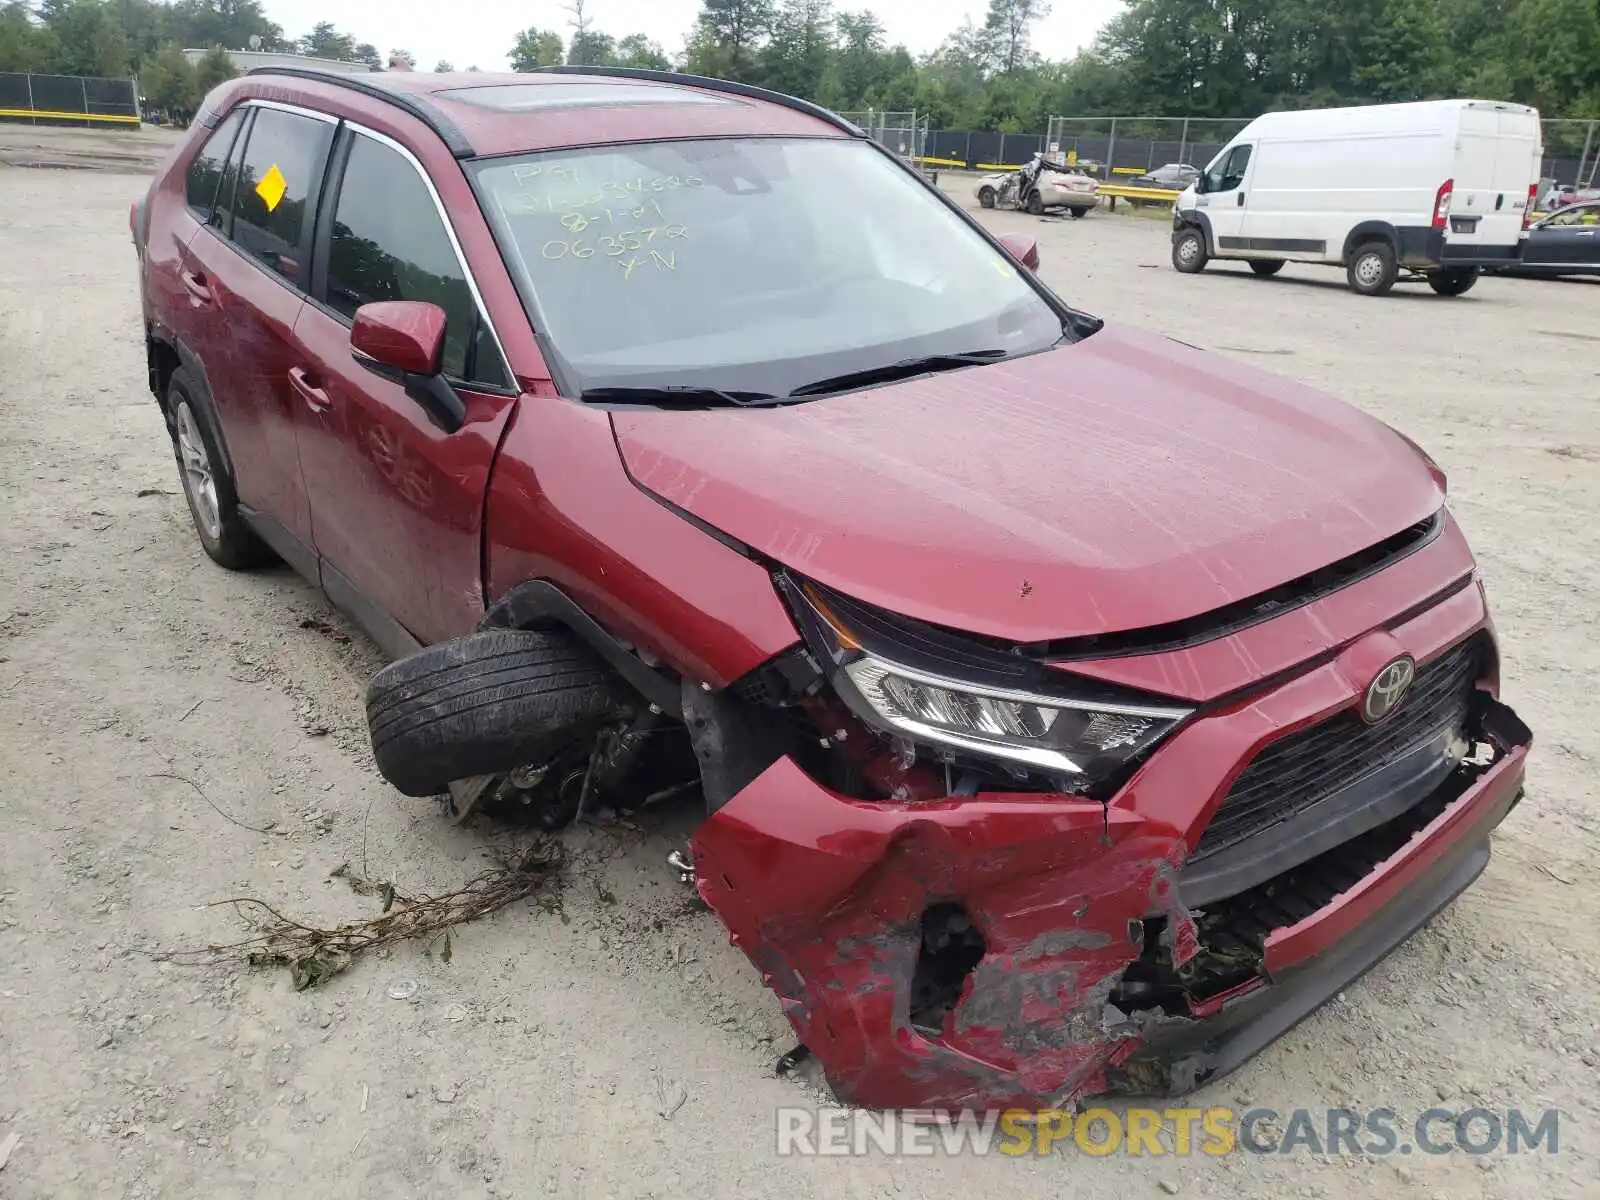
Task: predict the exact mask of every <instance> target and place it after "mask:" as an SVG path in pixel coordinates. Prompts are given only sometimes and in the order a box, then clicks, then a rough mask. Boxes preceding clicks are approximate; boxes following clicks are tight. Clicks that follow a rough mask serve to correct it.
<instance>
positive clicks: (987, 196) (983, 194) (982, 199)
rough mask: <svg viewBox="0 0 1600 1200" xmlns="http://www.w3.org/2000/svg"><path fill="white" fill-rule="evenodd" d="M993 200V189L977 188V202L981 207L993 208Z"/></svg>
mask: <svg viewBox="0 0 1600 1200" xmlns="http://www.w3.org/2000/svg"><path fill="white" fill-rule="evenodd" d="M994 202H995V195H994V189H993V188H992V187H986V188H981V189H979V191H978V204H979V206H980V207H982V208H993V207H994Z"/></svg>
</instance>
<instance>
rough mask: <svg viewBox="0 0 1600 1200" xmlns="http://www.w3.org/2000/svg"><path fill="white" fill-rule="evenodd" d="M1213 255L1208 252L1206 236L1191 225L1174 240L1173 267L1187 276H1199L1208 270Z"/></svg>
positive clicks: (1178, 233)
mask: <svg viewBox="0 0 1600 1200" xmlns="http://www.w3.org/2000/svg"><path fill="white" fill-rule="evenodd" d="M1209 261H1211V255H1210V254H1209V253H1208V252H1207V251H1206V238H1205V234H1203V233H1201V232H1200V230H1198V229H1196V228H1195V227H1194V226H1193V225H1189V226H1186V227H1184V228H1183V229H1180V230H1179V231H1178V232H1177V233H1176V234H1174V235H1173V238H1172V265H1173V266H1174V267H1175V268H1177V269H1178V270H1179V271H1182V272H1183V273H1184V274H1185V275H1198V274H1199V273H1200V272H1201V271H1204V270H1205V269H1206V263H1208V262H1209Z"/></svg>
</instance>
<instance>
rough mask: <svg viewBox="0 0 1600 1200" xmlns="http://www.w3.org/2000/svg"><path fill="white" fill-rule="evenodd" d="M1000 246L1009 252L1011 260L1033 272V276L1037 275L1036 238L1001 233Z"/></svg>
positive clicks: (1037, 254) (1037, 247) (1037, 253)
mask: <svg viewBox="0 0 1600 1200" xmlns="http://www.w3.org/2000/svg"><path fill="white" fill-rule="evenodd" d="M1000 244H1001V245H1002V246H1004V247H1005V248H1006V250H1007V251H1009V252H1010V254H1011V257H1012V258H1014V259H1016V260H1017V261H1018V262H1019V263H1021V264H1022V265H1023V266H1025V267H1027V268H1028V270H1030V271H1032V272H1034V274H1038V272H1039V240H1038V239H1037V238H1033V237H1029V236H1028V235H1027V234H1025V233H1002V234H1000Z"/></svg>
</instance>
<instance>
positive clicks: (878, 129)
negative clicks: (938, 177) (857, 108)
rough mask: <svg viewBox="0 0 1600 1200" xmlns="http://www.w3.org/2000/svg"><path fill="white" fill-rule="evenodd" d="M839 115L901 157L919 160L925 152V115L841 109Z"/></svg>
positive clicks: (926, 132) (926, 146)
mask: <svg viewBox="0 0 1600 1200" xmlns="http://www.w3.org/2000/svg"><path fill="white" fill-rule="evenodd" d="M839 116H841V117H843V118H844V119H845V120H846V121H849V122H850V123H851V124H852V125H856V126H858V127H860V129H861V130H862V132H864V133H865V134H866V135H867V136H868V137H870V138H871V139H872V140H873V141H875V142H877V143H879V144H880V145H882V146H885V147H887V148H888V149H890V150H892V151H894V152H895V153H896V154H898V155H899V156H900V157H901V158H906V159H910V160H911V161H912V162H915V163H920V162H921V161H922V160H923V158H925V157H926V156H927V154H928V138H929V128H928V118H927V117H925V116H921V117H919V116H918V115H917V114H916V113H915V112H880V111H878V110H877V109H870V108H869V109H867V110H866V111H865V112H842V113H840V114H839Z"/></svg>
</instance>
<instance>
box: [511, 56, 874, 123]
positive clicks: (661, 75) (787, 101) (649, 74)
mask: <svg viewBox="0 0 1600 1200" xmlns="http://www.w3.org/2000/svg"><path fill="white" fill-rule="evenodd" d="M529 73H530V74H535V75H604V76H608V77H611V78H615V79H647V80H650V81H651V82H653V83H677V84H681V85H683V86H684V87H697V88H705V89H706V90H707V91H711V92H727V93H728V94H729V95H732V96H744V97H745V98H746V99H749V100H765V101H766V102H767V103H768V104H778V105H781V106H783V107H784V108H792V109H794V111H795V112H802V113H805V114H806V115H807V116H808V117H815V118H817V120H819V121H826V122H827V123H828V124H829V125H832V126H833V127H834V128H835V129H842V130H844V131H845V132H846V133H848V134H849V135H850V136H851V137H859V138H864V137H866V136H867V135H866V134H865V133H863V132H862V131H861V129H860V128H858V127H857V126H855V125H852V124H850V122H849V121H846V120H845V119H844V118H843V117H841V116H840V115H839V114H838V113H836V112H831V111H829V110H828V109H826V108H823V107H822V106H821V105H820V104H813V103H811V101H809V100H801V99H799V98H797V97H795V96H789V95H786V94H785V93H783V92H774V91H771V90H770V89H768V88H761V87H756V86H755V85H753V84H749V83H735V82H734V81H733V80H731V79H712V78H710V77H709V76H706V75H687V74H684V73H683V72H681V71H655V70H651V69H650V68H648V67H583V66H568V65H562V66H553V67H536V68H534V70H533V71H532V72H529Z"/></svg>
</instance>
